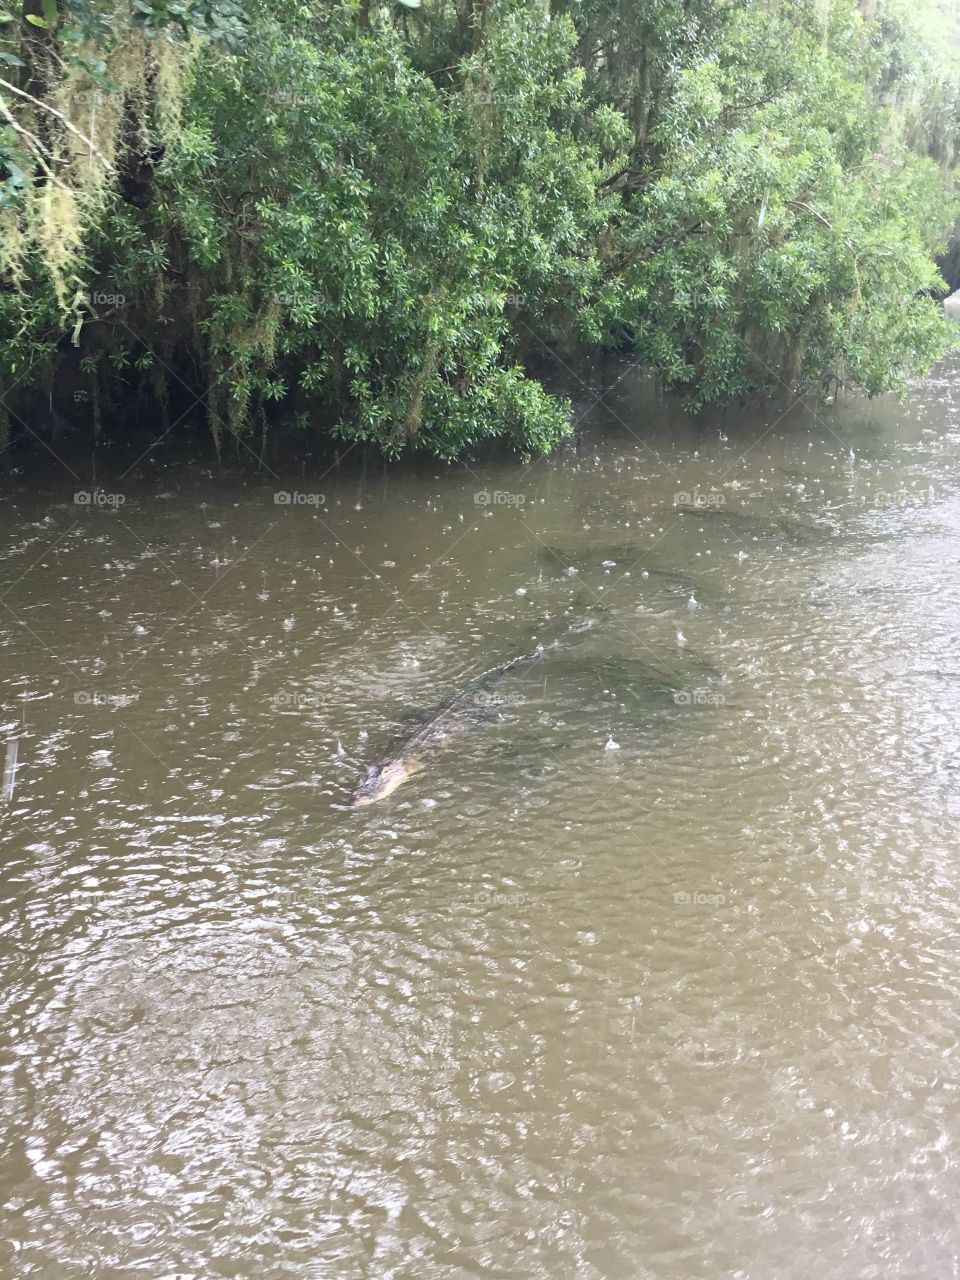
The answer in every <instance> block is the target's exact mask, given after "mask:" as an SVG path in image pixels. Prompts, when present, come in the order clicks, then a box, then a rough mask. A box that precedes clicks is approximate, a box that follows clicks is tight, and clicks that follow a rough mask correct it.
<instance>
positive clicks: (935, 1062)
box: [0, 363, 960, 1280]
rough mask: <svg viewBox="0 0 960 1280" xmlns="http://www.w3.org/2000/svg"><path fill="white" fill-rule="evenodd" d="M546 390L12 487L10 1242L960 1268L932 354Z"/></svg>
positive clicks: (938, 1272) (205, 1272)
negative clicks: (772, 373) (360, 797)
mask: <svg viewBox="0 0 960 1280" xmlns="http://www.w3.org/2000/svg"><path fill="white" fill-rule="evenodd" d="M623 374H625V376H623V377H622V381H620V382H619V383H618V384H617V385H616V386H615V388H614V389H613V390H612V391H611V392H610V394H609V395H608V397H607V398H606V399H605V400H604V401H603V402H602V403H598V402H597V400H596V392H597V390H598V389H599V388H600V387H602V386H604V385H606V384H607V383H609V382H613V381H615V380H616V378H617V377H620V376H621V375H623ZM568 390H569V392H570V394H571V395H572V396H573V399H574V401H575V412H576V414H577V415H578V416H579V417H581V418H582V421H581V424H580V427H579V429H578V435H577V438H576V439H575V440H573V441H571V442H570V443H569V444H568V445H565V446H564V447H563V448H561V449H560V450H558V451H557V452H556V453H555V454H554V455H552V456H551V457H549V458H547V459H542V460H539V461H535V462H531V463H530V464H524V463H523V462H522V461H518V460H516V459H510V458H506V457H502V456H497V457H492V458H488V459H486V460H484V461H482V462H477V463H475V464H471V466H470V467H463V466H452V467H447V466H445V465H441V464H430V463H417V464H410V465H403V466H398V467H394V468H391V469H388V470H384V468H383V467H382V465H380V464H374V463H373V462H372V461H371V462H369V464H368V465H367V467H366V468H364V467H363V466H362V465H361V464H360V462H359V461H358V459H357V458H356V457H355V456H351V457H349V458H347V459H346V460H345V461H344V464H343V465H342V466H341V467H340V468H339V469H334V470H332V471H329V472H328V473H326V474H324V472H323V468H322V467H320V466H319V465H317V466H314V467H313V468H300V469H298V470H296V471H295V472H294V471H289V470H285V469H283V468H279V467H278V468H274V470H273V472H272V473H271V471H262V472H257V470H256V468H255V466H254V465H253V463H252V462H250V465H249V466H248V465H246V464H245V462H244V460H243V459H242V458H241V459H236V460H231V461H229V462H227V463H226V464H225V467H224V471H223V473H222V474H220V473H216V472H215V469H213V468H212V466H211V462H210V459H209V457H207V456H206V455H203V458H202V459H201V460H198V459H197V457H196V456H194V457H192V458H191V457H190V456H188V454H187V453H186V452H185V451H184V446H183V444H182V443H174V442H173V441H172V440H167V441H163V442H162V443H161V444H160V445H159V446H158V447H157V449H156V450H154V451H153V452H152V453H150V454H148V455H146V456H143V457H138V455H139V454H140V453H141V452H142V451H141V450H139V449H135V450H127V451H126V452H124V453H122V455H117V454H114V455H111V454H110V453H109V451H107V450H102V451H101V453H100V455H99V456H98V459H97V466H98V472H97V474H96V477H94V476H93V474H92V472H91V468H90V461H89V459H88V460H86V461H85V462H84V463H83V464H82V465H81V464H80V463H78V462H77V461H76V460H75V459H70V460H68V461H69V467H70V469H67V468H66V467H64V466H61V465H60V464H59V463H58V462H56V461H54V460H53V459H52V458H49V457H48V456H46V455H45V457H46V461H45V462H43V463H40V462H39V460H37V461H36V463H35V464H33V469H32V470H31V467H30V466H25V467H24V469H23V471H22V472H21V473H20V474H14V475H12V476H10V477H8V478H7V479H6V480H5V481H4V484H3V490H2V502H0V521H2V526H3V536H2V543H0V546H2V561H0V603H2V608H0V663H2V685H0V717H2V727H3V730H4V736H3V743H6V742H7V741H8V740H11V741H15V742H16V748H15V750H16V752H17V768H16V770H15V771H13V769H12V767H11V768H8V770H7V776H6V779H5V782H4V789H5V798H4V801H3V802H2V804H0V845H2V849H0V857H2V882H0V962H2V969H3V983H2V989H0V999H2V1005H3V1016H2V1036H3V1039H2V1047H0V1100H2V1105H3V1116H4V1132H3V1159H2V1164H0V1201H2V1207H0V1237H2V1244H0V1274H2V1275H3V1276H4V1277H6V1276H10V1277H13V1276H17V1277H30V1278H37V1280H41V1278H42V1280H74V1278H76V1280H80V1278H83V1280H136V1278H137V1277H143V1278H144V1280H210V1278H214V1280H216V1278H219V1277H223V1278H227V1280H246V1278H247V1277H250V1278H254V1277H255V1278H257V1280H274V1278H276V1280H285V1278H286V1277H291V1278H294V1277H304V1278H305V1280H326V1278H328V1277H329V1278H330V1280H360V1278H364V1280H365V1278H366V1277H371V1278H372V1280H460V1278H461V1277H463V1278H469V1277H477V1278H481V1277H487V1278H489V1280H514V1278H516V1280H548V1278H549V1280H700V1278H701V1277H702V1278H703V1280H721V1278H723V1280H726V1278H729V1280H774V1278H775V1280H809V1277H810V1276H811V1275H819V1276H823V1277H824V1278H825V1280H848V1278H849V1280H854V1278H856V1280H871V1278H874V1277H875V1278H876V1280H891V1278H893V1277H903V1278H904V1280H917V1278H918V1277H937V1278H938V1280H942V1278H944V1277H953V1276H957V1275H960V1215H958V1212H957V1206H958V1204H960V1087H958V1086H960V1071H958V1056H957V1044H958V1036H960V840H958V819H960V701H958V699H960V365H957V364H949V363H948V364H946V365H944V366H941V367H940V368H939V369H938V370H937V371H936V373H935V374H934V375H933V376H932V377H931V378H930V379H928V380H927V381H926V382H924V383H923V384H920V385H918V386H917V387H915V388H914V391H913V395H912V397H911V399H910V400H909V401H908V402H907V403H906V404H900V403H898V402H897V401H896V400H894V399H883V400H880V401H875V402H873V403H869V402H866V401H859V400H849V401H843V400H841V402H840V403H839V404H837V405H832V406H827V407H824V408H822V409H821V410H820V411H818V412H817V413H812V412H810V411H809V410H801V409H795V410H793V411H791V412H788V413H786V414H784V409H785V408H786V406H785V405H784V406H776V405H773V406H771V405H767V406H764V407H761V408H756V409H750V410H744V411H741V412H737V413H728V414H726V415H724V417H723V418H713V419H710V420H705V421H702V422H699V423H692V422H690V421H688V420H686V419H685V418H683V417H682V416H681V415H679V414H678V413H677V412H676V410H674V409H670V408H668V407H665V406H663V405H661V404H658V402H657V401H656V400H655V399H654V398H653V397H652V396H651V395H650V393H649V391H648V389H647V388H646V387H645V386H644V384H643V383H642V382H641V381H640V380H639V379H638V378H637V375H636V374H635V373H633V372H630V371H627V370H626V366H624V367H623V368H622V369H621V370H620V371H619V372H617V371H616V370H613V371H612V372H611V369H610V368H609V367H607V368H604V369H602V370H595V371H593V372H591V373H590V374H589V376H588V377H586V379H585V381H584V382H583V383H581V382H579V381H577V380H571V383H570V384H569V386H568ZM71 470H72V474H71ZM77 494H79V495H80V496H79V497H78V498H77V497H75V495H77ZM541 644H542V646H543V652H542V653H541V654H540V655H539V656H538V658H537V660H535V661H533V662H531V663H527V664H519V665H518V666H517V667H516V668H514V669H511V671H510V672H508V673H506V674H505V675H504V677H503V678H502V679H501V680H499V681H497V682H496V683H495V685H493V686H491V687H490V688H489V690H487V689H484V690H483V691H482V692H480V693H478V694H477V695H476V696H475V697H474V698H473V702H474V704H475V706H474V707H473V708H472V710H473V711H474V712H475V713H476V714H472V715H470V716H469V717H464V718H462V719H461V721H460V722H458V723H457V724H456V725H455V726H454V730H453V732H451V733H450V735H449V739H448V740H447V741H445V742H443V743H441V744H440V745H439V747H435V749H431V751H430V753H429V758H428V759H427V760H426V761H425V762H424V767H423V768H422V769H421V770H420V771H419V772H418V773H416V774H415V776H412V777H411V778H410V779H409V780H408V781H407V782H406V783H405V784H404V785H403V786H401V787H400V788H399V789H398V790H397V791H395V792H394V794H393V795H391V796H390V797H388V798H387V799H385V800H383V801H382V802H380V803H378V804H373V805H370V806H367V807H363V808H351V807H350V806H349V805H348V804H347V799H348V796H349V793H350V791H351V789H352V788H353V786H354V785H355V784H356V782H357V780H358V778H359V777H360V776H361V775H362V774H363V771H364V769H365V768H366V766H367V765H368V764H370V763H371V762H374V761H376V760H379V759H382V758H383V757H384V756H385V755H389V754H390V752H391V750H392V747H391V744H392V743H393V742H394V740H395V739H397V737H398V736H400V737H402V735H403V734H404V733H405V732H409V731H410V730H411V728H412V727H415V726H416V725H417V724H418V723H422V719H421V720H418V719H417V717H418V716H422V713H424V712H426V711H428V710H429V709H430V708H431V707H433V706H435V705H436V704H437V703H438V702H440V701H442V699H444V698H445V697H446V696H448V695H449V694H450V693H452V692H454V691H455V690H456V689H457V688H458V687H460V686H461V685H463V684H464V683H465V682H466V681H469V680H470V679H471V677H473V676H476V675H477V674H478V673H481V672H484V671H487V670H489V669H490V668H492V667H495V666H496V665H498V664H500V663H502V662H505V661H507V660H509V659H510V658H512V657H515V656H517V655H521V654H525V653H530V652H532V651H534V649H535V647H536V646H537V645H541ZM2 749H3V747H2V744H0V750H2ZM12 750H14V748H11V751H12Z"/></svg>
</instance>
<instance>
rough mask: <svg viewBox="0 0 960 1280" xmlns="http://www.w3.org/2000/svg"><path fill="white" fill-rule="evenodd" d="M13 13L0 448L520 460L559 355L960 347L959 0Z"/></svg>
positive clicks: (694, 376) (760, 364) (262, 3)
mask: <svg viewBox="0 0 960 1280" xmlns="http://www.w3.org/2000/svg"><path fill="white" fill-rule="evenodd" d="M6 3H7V8H6V9H3V8H0V116H2V119H0V392H2V394H3V401H2V404H0V431H2V432H3V433H4V434H5V436H6V435H7V433H9V437H10V438H11V440H12V443H13V444H14V445H16V443H17V441H18V439H19V438H27V437H28V436H29V435H30V434H37V435H44V434H45V433H49V434H52V435H53V436H57V435H58V434H60V433H62V432H65V431H74V430H76V431H89V432H91V433H92V434H93V435H98V434H99V433H101V432H102V431H104V430H105V426H106V424H108V423H109V425H110V434H111V435H112V436H113V437H116V436H117V435H118V434H122V432H123V430H124V424H125V423H136V424H137V426H138V427H142V425H143V423H144V422H155V424H156V430H157V432H158V434H159V433H160V432H163V431H166V430H172V429H177V428H179V427H180V425H181V423H183V424H191V425H195V424H197V423H198V422H203V423H204V424H205V427H206V428H208V429H209V430H210V432H211V433H212V435H213V438H214V440H215V441H216V443H217V447H218V449H219V448H220V447H221V446H222V445H223V443H224V441H225V440H226V439H227V438H228V437H229V436H231V435H233V436H235V437H236V438H238V439H239V440H242V441H245V442H246V443H247V445H248V447H252V448H254V449H256V450H260V449H261V448H262V447H263V445H264V443H265V441H266V440H267V438H268V433H269V432H271V431H276V430H277V429H278V428H279V425H280V424H285V425H286V426H287V427H294V428H296V429H297V430H298V431H302V432H303V433H304V435H305V436H306V437H307V438H311V439H312V438H315V437H316V436H318V435H321V436H328V437H331V436H332V437H335V438H337V439H338V440H342V441H360V442H370V443H372V444H374V445H375V446H377V447H378V448H379V449H381V450H382V451H384V452H386V453H387V454H391V455H395V454H399V453H400V452H402V451H404V450H406V449H409V448H412V447H417V448H423V449H425V450H428V451H430V452H432V453H434V454H436V455H438V456H443V457H453V456H456V455H458V454H460V453H462V452H463V451H464V450H466V449H467V448H468V447H470V446H471V445H472V444H474V443H476V442H478V441H480V440H482V439H484V438H489V437H502V438H504V439H506V440H508V441H509V442H511V443H512V444H513V445H515V446H516V447H517V448H518V449H520V450H521V451H523V452H531V451H537V450H541V449H547V448H549V447H550V446H551V445H552V444H554V443H555V442H556V441H557V440H558V439H559V438H560V437H561V436H562V435H563V434H564V432H565V431H566V430H567V429H568V423H569V412H568V408H567V406H566V405H565V404H563V403H562V402H560V401H558V400H556V399H554V398H553V397H551V396H550V395H549V394H548V393H547V392H546V390H545V389H544V388H543V387H542V385H541V384H540V382H539V381H538V380H537V379H536V378H535V377H534V376H532V375H531V374H530V372H529V369H530V367H531V362H532V361H534V360H536V359H542V358H543V356H544V355H545V354H548V353H549V354H552V356H555V357H558V358H560V359H562V360H564V361H565V362H570V361H571V360H573V359H575V358H576V355H577V352H578V351H579V350H581V349H582V348H583V347H585V346H586V347H594V348H612V349H616V350H620V351H623V352H629V353H630V354H631V355H632V357H633V358H634V359H636V360H638V361H639V362H641V363H642V365H643V366H644V367H646V368H648V369H649V370H650V371H651V372H652V373H653V374H655V375H656V377H657V378H658V379H659V380H660V382H661V383H662V384H663V386H664V387H666V388H669V389H671V390H675V391H678V392H679V393H681V394H682V395H683V396H684V398H685V399H686V400H687V401H688V402H689V403H690V404H692V405H693V406H695V407H702V406H705V405H716V404H723V403H725V402H728V401H730V400H731V399H735V398H737V397H743V396H746V395H749V394H752V393H769V392H774V391H780V390H782V389H784V388H786V389H788V390H794V389H798V388H801V387H803V386H805V385H810V386H814V387H816V386H827V387H829V388H830V389H831V390H835V389H836V386H837V385H848V386H855V387H859V388H862V389H864V390H865V391H867V392H868V393H876V392H880V391H883V390H885V389H888V388H902V387H903V386H904V384H905V382H906V380H907V379H908V378H910V377H911V376H913V375H915V374H917V373H919V372H921V371H923V370H925V369H926V368H928V367H929V366H930V364H931V363H932V362H933V361H934V360H935V359H936V358H938V357H939V356H940V355H941V354H943V353H944V352H945V351H946V350H947V349H948V348H949V346H950V344H951V342H952V341H953V338H952V333H953V332H954V331H953V330H951V328H950V326H949V325H948V324H947V322H946V321H945V320H944V318H943V315H942V312H941V308H940V306H939V304H938V301H937V296H938V295H939V294H940V293H942V292H943V288H944V286H943V282H942V281H941V279H940V277H939V274H938V272H937V269H936V266H935V261H934V260H935V256H936V255H937V254H938V253H941V252H942V251H943V249H944V247H945V245H946V240H947V236H948V234H949V231H950V228H951V226H952V225H953V223H954V221H955V219H956V216H957V213H958V199H957V194H956V189H955V166H956V159H957V155H958V153H960V72H958V64H960V59H958V47H960V46H958V40H957V21H956V17H955V15H954V7H953V5H948V4H941V3H938V0H861V3H859V4H856V3H854V2H853V0H650V2H649V3H643V4H638V3H636V2H635V0H396V2H395V3H391V4H386V5H381V4H378V3H376V0H320V2H319V3H312V4H305V3H297V2H295V0H269V2H268V0H242V3H235V2H234V0H173V2H170V0H24V4H23V6H22V8H17V9H16V10H14V9H12V8H10V7H9V0H6ZM8 453H9V450H8Z"/></svg>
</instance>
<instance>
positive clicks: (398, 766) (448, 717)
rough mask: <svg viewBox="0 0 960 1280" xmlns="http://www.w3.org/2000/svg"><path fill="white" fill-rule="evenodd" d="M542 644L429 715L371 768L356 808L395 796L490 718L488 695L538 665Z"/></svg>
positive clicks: (362, 782)
mask: <svg viewBox="0 0 960 1280" xmlns="http://www.w3.org/2000/svg"><path fill="white" fill-rule="evenodd" d="M543 652H544V648H543V645H542V644H539V645H537V647H536V649H534V650H533V651H532V652H531V653H524V654H521V655H520V656H519V657H518V658H511V659H510V661H509V662H504V663H502V664H501V665H500V666H498V667H493V668H491V670H489V671H484V672H483V673H482V674H481V675H479V676H475V677H474V678H473V679H472V680H470V681H468V682H467V684H465V685H464V686H463V687H462V688H461V689H458V690H457V691H456V693H454V694H453V695H452V696H451V697H449V698H447V699H446V700H445V701H444V702H441V703H440V705H439V706H438V707H436V708H434V710H433V711H432V712H431V713H430V715H429V717H428V718H427V719H426V721H424V723H422V724H420V725H418V726H417V727H416V728H415V729H414V730H413V731H412V732H410V733H407V734H406V735H405V736H403V737H401V738H400V739H399V740H398V741H397V742H396V744H395V745H394V747H393V750H392V751H391V752H390V754H389V755H387V757H386V758H385V759H384V760H382V761H380V763H379V764H373V765H371V766H370V767H369V768H368V769H367V772H366V775H365V776H364V777H363V778H362V779H361V780H360V782H359V783H358V784H357V786H356V788H355V789H354V791H353V793H352V794H351V796H350V804H351V805H353V806H355V807H356V806H359V805H366V804H375V803H376V802H377V801H378V800H384V799H386V797H387V796H389V795H392V794H393V792H394V791H396V789H397V788H398V787H399V786H401V785H402V784H403V783H404V782H406V780H407V778H410V777H412V776H413V775H414V774H415V773H419V772H420V771H421V769H425V768H426V767H427V764H428V763H429V757H430V755H431V754H432V753H433V752H436V751H442V750H443V749H444V748H445V747H447V746H449V745H450V742H451V740H452V739H454V738H455V737H456V736H457V735H458V734H459V733H460V732H462V731H464V730H465V729H467V728H468V727H469V726H470V725H471V724H474V723H476V722H477V721H478V720H481V719H484V718H487V717H489V716H490V714H491V710H493V709H495V707H496V698H495V695H491V694H489V693H488V692H487V690H488V689H489V686H490V685H492V684H495V683H496V681H498V680H499V679H500V678H501V677H502V676H504V675H506V673H507V672H508V671H514V670H516V669H517V667H521V666H526V665H528V664H530V663H532V662H536V661H537V660H538V659H539V658H540V657H541V656H542V654H543Z"/></svg>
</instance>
